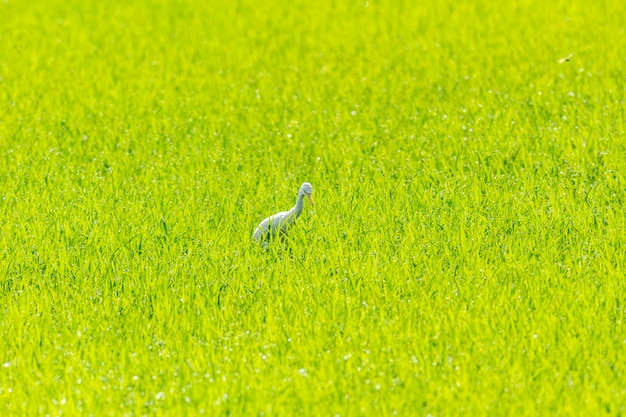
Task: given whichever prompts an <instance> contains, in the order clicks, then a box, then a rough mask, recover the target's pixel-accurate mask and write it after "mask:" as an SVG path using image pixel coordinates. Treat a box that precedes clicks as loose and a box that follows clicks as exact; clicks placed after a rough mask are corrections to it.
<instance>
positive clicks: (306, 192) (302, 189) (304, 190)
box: [300, 182, 315, 207]
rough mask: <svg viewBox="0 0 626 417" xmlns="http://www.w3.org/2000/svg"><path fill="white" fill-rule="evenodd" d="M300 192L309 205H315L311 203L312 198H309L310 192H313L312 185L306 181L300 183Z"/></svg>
mask: <svg viewBox="0 0 626 417" xmlns="http://www.w3.org/2000/svg"><path fill="white" fill-rule="evenodd" d="M300 192H301V193H303V194H304V196H305V197H306V198H307V199H308V200H309V203H311V205H312V206H314V207H315V204H313V198H311V194H313V186H312V185H311V184H309V183H308V182H305V183H304V184H302V187H300Z"/></svg>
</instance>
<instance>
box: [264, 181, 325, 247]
mask: <svg viewBox="0 0 626 417" xmlns="http://www.w3.org/2000/svg"><path fill="white" fill-rule="evenodd" d="M312 193H313V187H312V186H311V184H309V183H308V182H305V183H304V184H302V186H301V187H300V191H299V192H298V199H297V200H296V205H295V206H293V208H292V209H291V210H289V211H281V212H280V213H276V214H273V215H271V216H270V217H268V218H266V219H264V220H263V221H262V222H261V223H260V224H259V225H258V226H257V227H256V229H255V230H254V234H253V235H252V238H253V239H255V240H257V241H261V240H265V239H271V238H273V237H275V236H276V235H277V234H279V233H285V232H286V231H287V229H288V228H289V226H290V225H291V224H292V223H293V222H294V220H296V219H297V218H298V217H300V214H301V213H302V209H303V208H304V197H306V198H308V199H309V201H310V202H311V205H313V199H312V198H311V194H312Z"/></svg>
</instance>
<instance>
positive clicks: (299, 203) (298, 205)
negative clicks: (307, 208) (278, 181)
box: [291, 193, 304, 217]
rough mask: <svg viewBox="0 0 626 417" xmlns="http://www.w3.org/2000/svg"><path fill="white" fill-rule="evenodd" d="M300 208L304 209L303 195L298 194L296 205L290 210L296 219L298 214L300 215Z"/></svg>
mask: <svg viewBox="0 0 626 417" xmlns="http://www.w3.org/2000/svg"><path fill="white" fill-rule="evenodd" d="M302 208H304V194H303V193H298V199H297V200H296V205H295V206H294V207H293V208H292V209H291V210H292V211H293V212H294V213H295V214H296V217H299V216H300V213H302Z"/></svg>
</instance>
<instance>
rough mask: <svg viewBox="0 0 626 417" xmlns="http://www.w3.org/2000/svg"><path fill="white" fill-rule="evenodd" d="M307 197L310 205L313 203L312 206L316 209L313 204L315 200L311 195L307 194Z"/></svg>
mask: <svg viewBox="0 0 626 417" xmlns="http://www.w3.org/2000/svg"><path fill="white" fill-rule="evenodd" d="M305 195H306V198H308V199H309V203H311V205H312V206H313V207H315V204H313V198H312V197H311V194H305Z"/></svg>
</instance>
